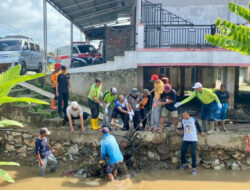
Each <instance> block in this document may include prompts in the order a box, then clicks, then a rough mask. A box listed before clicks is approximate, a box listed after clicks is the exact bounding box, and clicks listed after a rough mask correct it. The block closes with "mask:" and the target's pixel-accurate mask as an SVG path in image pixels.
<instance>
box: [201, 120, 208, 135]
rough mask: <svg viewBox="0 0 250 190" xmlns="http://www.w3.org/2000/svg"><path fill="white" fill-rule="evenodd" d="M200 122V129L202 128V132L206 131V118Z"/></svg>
mask: <svg viewBox="0 0 250 190" xmlns="http://www.w3.org/2000/svg"><path fill="white" fill-rule="evenodd" d="M201 124H202V130H203V132H207V121H206V120H202V121H201Z"/></svg>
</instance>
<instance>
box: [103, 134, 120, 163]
mask: <svg viewBox="0 0 250 190" xmlns="http://www.w3.org/2000/svg"><path fill="white" fill-rule="evenodd" d="M101 155H102V160H104V161H105V160H106V157H108V159H109V164H115V163H117V162H122V161H123V156H122V153H121V151H120V148H119V146H118V144H117V142H116V140H115V137H114V136H113V135H110V134H105V135H103V137H102V140H101Z"/></svg>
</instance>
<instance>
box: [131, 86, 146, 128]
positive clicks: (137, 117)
mask: <svg viewBox="0 0 250 190" xmlns="http://www.w3.org/2000/svg"><path fill="white" fill-rule="evenodd" d="M142 99H143V98H142V96H141V95H140V94H139V91H138V89H137V88H132V90H131V93H130V94H129V96H128V104H129V107H130V108H131V109H132V110H133V112H134V114H133V123H134V129H135V130H137V131H140V130H141V127H140V122H141V113H140V103H141V101H142Z"/></svg>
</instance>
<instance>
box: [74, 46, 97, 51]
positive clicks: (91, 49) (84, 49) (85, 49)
mask: <svg viewBox="0 0 250 190" xmlns="http://www.w3.org/2000/svg"><path fill="white" fill-rule="evenodd" d="M77 47H78V49H79V51H80V52H81V53H89V52H91V51H93V50H95V48H94V47H93V46H90V45H78V46H77Z"/></svg>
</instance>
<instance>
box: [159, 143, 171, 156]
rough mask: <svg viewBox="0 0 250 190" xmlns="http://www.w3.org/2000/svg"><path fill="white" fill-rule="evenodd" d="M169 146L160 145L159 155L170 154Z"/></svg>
mask: <svg viewBox="0 0 250 190" xmlns="http://www.w3.org/2000/svg"><path fill="white" fill-rule="evenodd" d="M168 147H169V146H167V145H166V144H160V145H159V146H157V150H158V152H159V153H161V154H169V148H168Z"/></svg>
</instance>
